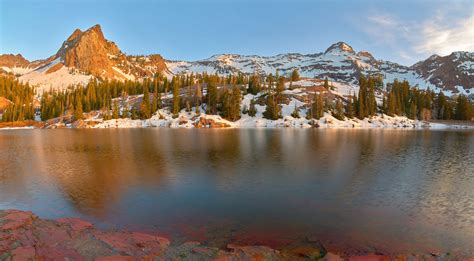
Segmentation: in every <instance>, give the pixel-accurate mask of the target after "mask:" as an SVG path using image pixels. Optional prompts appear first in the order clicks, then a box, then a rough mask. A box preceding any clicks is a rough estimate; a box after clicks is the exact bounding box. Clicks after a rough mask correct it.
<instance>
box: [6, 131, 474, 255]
mask: <svg viewBox="0 0 474 261" xmlns="http://www.w3.org/2000/svg"><path fill="white" fill-rule="evenodd" d="M0 167H1V171H0V208H1V209H6V208H16V209H23V210H31V211H33V212H35V213H36V214H38V215H39V216H40V217H43V218H58V217H64V216H77V217H82V218H84V219H86V220H89V221H92V222H94V223H96V224H97V226H99V227H103V228H125V229H132V230H139V231H147V232H152V233H158V234H161V235H166V236H169V237H171V238H172V239H173V240H175V242H183V241H186V240H197V241H201V242H204V243H206V244H209V245H213V246H220V247H222V246H225V245H226V244H227V243H238V244H266V245H270V246H273V247H281V246H284V245H285V244H289V243H294V242H299V241H304V240H307V239H308V238H309V239H318V240H320V242H321V243H323V244H324V245H326V246H327V247H330V248H335V249H342V248H345V249H363V250H368V251H370V250H372V251H374V250H376V251H387V252H400V251H402V252H424V251H435V252H436V251H455V250H462V251H467V252H472V251H474V244H473V243H472V242H474V132H473V131H428V130H419V131H415V130H317V129H308V130H293V129H244V130H205V129H199V130H188V129H186V130H175V129H121V130H115V129H113V130H110V129H109V130H5V131H0Z"/></svg>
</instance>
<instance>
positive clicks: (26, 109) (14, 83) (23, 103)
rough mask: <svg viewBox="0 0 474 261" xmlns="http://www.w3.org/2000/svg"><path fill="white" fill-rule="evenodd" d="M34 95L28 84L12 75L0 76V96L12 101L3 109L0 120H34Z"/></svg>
mask: <svg viewBox="0 0 474 261" xmlns="http://www.w3.org/2000/svg"><path fill="white" fill-rule="evenodd" d="M34 96H35V91H34V89H33V88H32V87H30V86H29V85H28V84H23V83H21V82H19V81H18V80H17V79H15V78H14V77H13V76H0V97H4V98H6V99H8V100H9V101H10V102H12V103H10V104H9V105H7V106H6V108H4V109H3V114H2V121H4V122H13V121H23V120H34V118H35V109H34V103H33V102H34Z"/></svg>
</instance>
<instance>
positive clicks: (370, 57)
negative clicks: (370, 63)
mask: <svg viewBox="0 0 474 261" xmlns="http://www.w3.org/2000/svg"><path fill="white" fill-rule="evenodd" d="M357 56H360V57H366V58H369V59H370V60H375V58H374V56H373V55H372V54H371V53H369V52H367V51H360V52H358V53H357Z"/></svg>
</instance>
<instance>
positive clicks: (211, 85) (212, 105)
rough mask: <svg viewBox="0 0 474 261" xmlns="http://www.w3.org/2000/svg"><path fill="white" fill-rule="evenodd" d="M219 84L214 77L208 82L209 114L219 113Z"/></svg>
mask: <svg viewBox="0 0 474 261" xmlns="http://www.w3.org/2000/svg"><path fill="white" fill-rule="evenodd" d="M217 98H218V97H217V83H216V80H215V79H214V77H211V78H210V79H209V81H208V82H207V113H208V114H216V113H217Z"/></svg>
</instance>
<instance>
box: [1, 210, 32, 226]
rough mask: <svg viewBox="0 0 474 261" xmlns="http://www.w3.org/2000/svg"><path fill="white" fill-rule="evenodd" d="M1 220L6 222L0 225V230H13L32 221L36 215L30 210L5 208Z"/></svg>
mask: <svg viewBox="0 0 474 261" xmlns="http://www.w3.org/2000/svg"><path fill="white" fill-rule="evenodd" d="M5 213H7V214H6V215H4V216H3V218H2V219H3V220H5V221H6V222H5V223H4V224H3V225H2V226H1V227H0V230H14V229H18V228H20V227H24V226H26V225H30V224H31V223H33V219H34V218H35V217H36V216H35V215H33V213H32V212H30V211H19V210H6V211H5Z"/></svg>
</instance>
